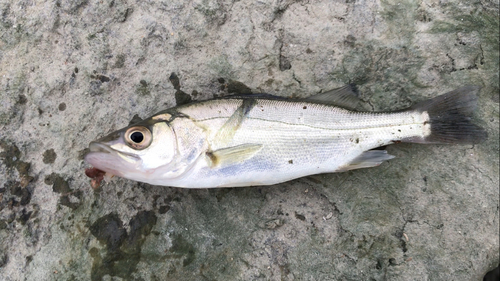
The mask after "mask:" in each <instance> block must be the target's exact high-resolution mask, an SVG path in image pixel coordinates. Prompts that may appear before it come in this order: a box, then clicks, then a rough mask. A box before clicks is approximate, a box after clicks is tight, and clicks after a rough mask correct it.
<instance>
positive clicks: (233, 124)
mask: <svg viewBox="0 0 500 281" xmlns="http://www.w3.org/2000/svg"><path fill="white" fill-rule="evenodd" d="M255 103H256V102H255V100H254V99H245V100H243V102H242V103H241V105H240V107H238V109H237V110H236V111H235V112H234V113H233V115H231V117H229V119H228V120H227V121H226V123H224V125H223V126H222V127H221V128H220V129H219V131H218V132H217V134H216V135H215V137H214V141H213V145H214V146H215V147H224V146H226V145H227V144H228V143H230V142H231V141H232V140H233V137H234V134H236V131H237V130H238V128H239V127H240V125H241V122H243V119H244V118H245V116H246V115H247V114H248V112H249V111H250V110H251V109H252V108H253V107H254V106H255Z"/></svg>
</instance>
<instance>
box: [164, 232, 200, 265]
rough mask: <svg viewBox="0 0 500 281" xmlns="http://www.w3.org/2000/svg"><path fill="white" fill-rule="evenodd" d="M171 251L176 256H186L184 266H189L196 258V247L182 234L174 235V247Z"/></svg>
mask: <svg viewBox="0 0 500 281" xmlns="http://www.w3.org/2000/svg"><path fill="white" fill-rule="evenodd" d="M170 251H171V252H173V253H175V254H179V255H182V256H184V255H185V256H186V258H185V259H184V261H183V262H182V266H188V265H189V264H191V263H192V262H193V261H194V259H195V257H196V255H195V251H194V246H193V245H192V244H191V243H189V242H188V241H187V240H186V239H185V238H184V237H182V235H180V234H175V235H173V237H172V247H171V248H170Z"/></svg>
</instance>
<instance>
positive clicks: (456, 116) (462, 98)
mask: <svg viewBox="0 0 500 281" xmlns="http://www.w3.org/2000/svg"><path fill="white" fill-rule="evenodd" d="M480 89H481V88H480V87H478V86H465V87H462V88H459V89H456V90H454V91H451V92H449V93H446V94H444V95H441V96H438V97H435V98H433V99H430V100H427V101H424V102H421V103H418V104H416V105H414V106H413V107H412V109H414V110H417V111H420V112H425V111H426V112H427V113H428V114H429V119H430V120H429V123H430V125H431V134H430V135H429V136H427V137H426V138H425V140H424V142H425V143H457V144H475V143H480V142H482V141H484V140H486V138H487V137H488V134H487V133H486V131H485V130H484V129H483V128H481V127H479V126H477V125H474V124H472V123H471V116H472V113H473V112H474V109H475V107H476V104H477V96H476V94H477V93H478V92H479V90H480Z"/></svg>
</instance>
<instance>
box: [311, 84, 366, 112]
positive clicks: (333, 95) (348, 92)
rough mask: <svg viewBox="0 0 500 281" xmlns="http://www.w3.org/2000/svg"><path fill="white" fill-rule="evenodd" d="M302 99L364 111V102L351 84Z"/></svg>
mask: <svg viewBox="0 0 500 281" xmlns="http://www.w3.org/2000/svg"><path fill="white" fill-rule="evenodd" d="M304 100H305V101H310V102H314V103H321V104H327V105H336V106H340V107H343V108H345V109H350V110H356V111H366V108H364V102H363V101H362V100H360V99H359V98H358V94H357V92H356V88H355V86H354V85H351V84H350V85H346V86H344V87H341V88H337V89H334V90H330V91H327V92H324V93H321V94H316V95H314V96H310V97H308V98H305V99H304Z"/></svg>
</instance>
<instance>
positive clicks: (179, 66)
mask: <svg viewBox="0 0 500 281" xmlns="http://www.w3.org/2000/svg"><path fill="white" fill-rule="evenodd" d="M498 12H499V1H498V0H492V1H488V0H474V1H470V0H457V1H451V0H419V1H417V0H415V1H411V0H399V1H396V0H329V1H326V0H325V1H314V0H310V1H291V0H290V1H287V0H285V1H246V0H242V1H234V2H232V1H229V0H218V1H216V0H193V1H178V0H169V1H148V0H146V1H130V0H124V1H116V0H101V1H94V0H72V1H69V0H55V1H54V0H53V1H44V0H40V1H34V0H21V1H13V0H2V1H0V97H1V100H0V128H1V131H0V279H1V280H37V281H38V280H482V278H483V276H484V275H485V274H486V272H488V271H489V270H492V269H493V268H495V267H497V266H498V263H499V251H498V249H499V189H498V186H499V82H498V81H499V47H498V46H499V17H498ZM346 83H355V84H357V85H358V88H359V90H360V92H361V98H362V99H363V100H364V101H366V103H367V104H369V106H371V107H372V108H373V109H374V110H396V109H402V108H405V107H407V106H409V105H410V104H412V103H415V102H418V101H421V100H424V99H427V98H430V97H434V96H436V95H438V94H442V93H445V92H447V91H449V90H453V89H455V88H458V87H461V86H464V85H467V84H472V85H480V86H482V87H483V88H482V90H481V92H480V94H479V103H478V110H477V114H476V115H475V117H474V119H475V122H476V123H478V124H480V125H481V126H483V127H484V128H485V129H486V130H487V131H488V134H489V138H488V140H487V141H486V142H484V143H482V144H479V145H474V146H471V145H467V146H459V145H451V146H445V145H431V146H423V145H417V144H399V145H393V146H390V147H388V150H389V152H390V153H391V154H393V155H396V156H397V158H396V159H393V160H391V161H389V162H387V163H384V164H383V165H381V166H380V167H377V168H371V169H365V170H357V171H350V172H346V173H340V174H327V175H317V176H311V177H307V178H302V179H299V180H294V181H291V182H288V183H283V184H279V185H275V186H269V187H252V188H227V189H211V190H206V189H201V190H188V189H178V188H169V187H159V186H150V185H147V184H141V183H137V182H133V181H129V180H125V179H115V180H114V181H112V182H111V183H107V184H104V185H103V186H102V187H101V188H100V189H97V190H94V189H92V188H91V186H90V179H89V178H87V177H86V176H85V174H84V169H85V168H87V167H88V165H87V164H85V163H84V162H83V160H82V159H83V158H82V157H83V155H84V154H85V152H86V148H87V147H88V143H89V142H90V141H92V140H94V139H96V138H97V137H101V136H103V135H105V134H106V133H109V132H111V131H113V130H116V129H119V128H121V127H123V126H126V125H127V124H128V122H129V121H130V120H131V119H132V118H133V117H134V116H136V118H137V117H140V118H145V117H147V116H149V115H151V114H153V113H155V112H157V111H159V110H162V109H165V108H167V107H172V106H175V105H176V104H177V103H184V102H188V101H189V100H190V99H193V100H200V99H207V98H211V97H214V96H220V95H225V94H230V93H246V92H266V93H270V94H275V95H279V96H285V97H305V96H308V95H311V94H315V93H319V92H321V91H326V90H329V89H332V88H336V87H339V86H342V85H344V84H346Z"/></svg>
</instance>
